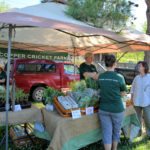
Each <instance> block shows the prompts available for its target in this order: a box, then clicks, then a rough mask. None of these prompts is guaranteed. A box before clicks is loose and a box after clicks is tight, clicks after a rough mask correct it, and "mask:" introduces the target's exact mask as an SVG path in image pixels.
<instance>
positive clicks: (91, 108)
mask: <svg viewBox="0 0 150 150" xmlns="http://www.w3.org/2000/svg"><path fill="white" fill-rule="evenodd" d="M91 114H94V107H93V106H92V107H87V108H86V115H91Z"/></svg>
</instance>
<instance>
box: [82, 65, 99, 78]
mask: <svg viewBox="0 0 150 150" xmlns="http://www.w3.org/2000/svg"><path fill="white" fill-rule="evenodd" d="M85 72H97V70H96V67H95V66H94V65H93V64H91V65H87V64H86V63H82V64H81V65H80V80H82V79H84V76H83V74H84V73H85Z"/></svg>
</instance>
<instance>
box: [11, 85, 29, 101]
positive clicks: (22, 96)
mask: <svg viewBox="0 0 150 150" xmlns="http://www.w3.org/2000/svg"><path fill="white" fill-rule="evenodd" d="M28 97H29V94H26V93H24V91H23V89H18V88H16V89H15V102H18V103H19V102H21V101H24V100H26V101H27V100H28ZM10 98H12V97H10Z"/></svg>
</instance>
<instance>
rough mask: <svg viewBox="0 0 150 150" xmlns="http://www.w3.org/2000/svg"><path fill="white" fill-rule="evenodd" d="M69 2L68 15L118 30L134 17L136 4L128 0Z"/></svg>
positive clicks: (101, 26)
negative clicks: (132, 11)
mask: <svg viewBox="0 0 150 150" xmlns="http://www.w3.org/2000/svg"><path fill="white" fill-rule="evenodd" d="M68 4H69V7H68V10H67V12H66V13H67V14H68V15H71V16H72V17H74V18H75V19H77V20H81V21H83V22H86V23H88V24H91V25H93V26H95V27H100V28H104V27H106V28H107V29H108V28H109V29H112V30H113V31H116V32H120V31H121V30H122V29H123V28H125V27H126V23H127V22H128V21H129V19H131V20H132V19H134V17H133V15H132V14H131V7H132V6H136V4H134V3H132V2H130V1H127V0H68ZM131 22H132V21H131Z"/></svg>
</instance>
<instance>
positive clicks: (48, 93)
mask: <svg viewBox="0 0 150 150" xmlns="http://www.w3.org/2000/svg"><path fill="white" fill-rule="evenodd" d="M56 96H64V93H63V92H60V91H58V90H55V89H54V88H52V87H47V88H46V89H45V90H44V91H43V100H45V103H46V104H47V103H50V104H52V103H53V99H54V98H55V97H56Z"/></svg>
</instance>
